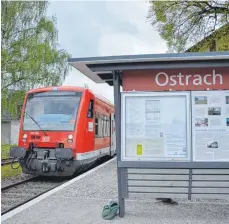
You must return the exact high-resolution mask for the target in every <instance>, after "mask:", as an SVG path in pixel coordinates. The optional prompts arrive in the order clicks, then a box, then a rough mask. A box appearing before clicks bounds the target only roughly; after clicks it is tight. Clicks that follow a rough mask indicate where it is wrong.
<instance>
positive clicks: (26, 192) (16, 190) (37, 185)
mask: <svg viewBox="0 0 229 224" xmlns="http://www.w3.org/2000/svg"><path fill="white" fill-rule="evenodd" d="M66 181H67V180H66V178H65V179H56V178H49V179H48V178H41V177H39V176H34V177H32V178H28V179H25V180H23V181H20V182H17V183H14V184H11V185H8V186H5V187H3V188H1V193H2V194H1V197H2V204H1V205H2V209H1V215H3V214H5V213H7V212H9V211H11V210H13V209H15V208H17V207H19V206H20V205H23V204H25V203H27V202H29V201H31V200H33V199H34V198H36V197H38V196H40V195H42V194H44V193H46V192H48V191H50V190H52V189H53V188H55V187H57V186H59V185H61V184H63V183H64V182H66Z"/></svg>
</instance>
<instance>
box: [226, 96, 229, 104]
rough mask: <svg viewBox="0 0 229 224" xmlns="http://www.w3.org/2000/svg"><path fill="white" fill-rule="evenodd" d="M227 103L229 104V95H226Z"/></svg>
mask: <svg viewBox="0 0 229 224" xmlns="http://www.w3.org/2000/svg"><path fill="white" fill-rule="evenodd" d="M226 104H229V96H226Z"/></svg>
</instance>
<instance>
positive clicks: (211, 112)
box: [208, 107, 221, 115]
mask: <svg viewBox="0 0 229 224" xmlns="http://www.w3.org/2000/svg"><path fill="white" fill-rule="evenodd" d="M208 115H221V107H209V108H208Z"/></svg>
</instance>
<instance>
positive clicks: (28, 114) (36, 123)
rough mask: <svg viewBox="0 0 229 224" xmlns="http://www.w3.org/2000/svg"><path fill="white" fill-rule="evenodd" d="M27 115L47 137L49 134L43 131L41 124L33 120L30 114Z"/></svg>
mask: <svg viewBox="0 0 229 224" xmlns="http://www.w3.org/2000/svg"><path fill="white" fill-rule="evenodd" d="M25 114H27V115H28V116H29V118H30V119H31V120H32V121H34V123H35V124H36V125H37V126H38V127H39V128H40V129H41V131H42V132H43V133H44V134H45V135H46V136H47V133H46V132H45V130H43V129H42V127H41V126H40V124H39V123H38V122H37V121H36V120H35V119H34V118H33V116H32V115H31V114H29V113H28V112H25Z"/></svg>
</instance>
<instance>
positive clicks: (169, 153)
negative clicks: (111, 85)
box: [125, 95, 187, 160]
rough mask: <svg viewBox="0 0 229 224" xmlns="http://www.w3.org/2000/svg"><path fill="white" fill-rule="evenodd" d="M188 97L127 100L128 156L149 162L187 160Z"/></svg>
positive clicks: (126, 132)
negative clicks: (174, 159)
mask: <svg viewBox="0 0 229 224" xmlns="http://www.w3.org/2000/svg"><path fill="white" fill-rule="evenodd" d="M186 114H187V113H186V96H183V95H182V96H180V95H175V96H173V95H171V96H168V95H167V96H131V97H126V100H125V152H126V153H125V154H126V156H127V157H129V158H140V159H141V158H143V159H148V160H154V159H165V160H166V159H167V158H186V157H187V126H186V125H187V117H186Z"/></svg>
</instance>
